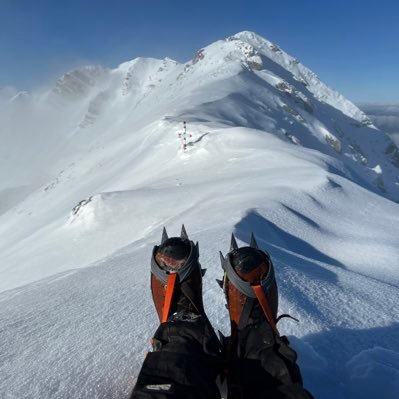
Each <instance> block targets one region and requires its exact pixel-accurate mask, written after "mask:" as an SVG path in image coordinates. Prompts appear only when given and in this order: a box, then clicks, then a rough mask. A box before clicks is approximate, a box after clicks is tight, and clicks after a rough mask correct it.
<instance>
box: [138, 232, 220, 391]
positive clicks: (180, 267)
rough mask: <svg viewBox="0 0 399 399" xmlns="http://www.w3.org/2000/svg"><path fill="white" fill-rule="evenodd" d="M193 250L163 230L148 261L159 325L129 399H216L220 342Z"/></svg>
mask: <svg viewBox="0 0 399 399" xmlns="http://www.w3.org/2000/svg"><path fill="white" fill-rule="evenodd" d="M198 258H199V253H198V245H196V244H194V243H193V242H192V241H190V240H189V239H188V237H187V233H186V231H185V229H184V227H183V228H182V234H181V237H172V238H168V236H167V234H166V231H165V230H164V234H163V236H162V243H161V245H160V246H156V247H154V250H153V256H152V259H151V291H152V296H153V300H154V304H155V308H156V310H157V313H158V317H159V320H160V322H161V324H160V326H159V328H158V329H157V331H156V333H155V335H154V337H153V352H151V353H149V354H148V355H147V357H146V359H145V360H144V364H143V366H142V369H141V371H140V374H139V377H138V380H137V383H136V386H135V388H134V391H133V393H132V396H131V398H132V399H144V398H156V399H161V398H169V399H170V398H173V399H178V398H186V399H194V398H195V399H204V398H209V399H219V398H220V394H219V390H218V388H217V386H216V377H217V375H218V373H219V368H220V364H221V362H220V358H221V355H220V342H219V340H218V339H217V337H216V334H215V332H214V331H213V329H212V327H211V325H210V323H209V321H208V318H207V316H206V314H205V311H204V307H203V303H202V275H203V273H204V271H203V270H202V269H201V265H200V263H199V260H198Z"/></svg>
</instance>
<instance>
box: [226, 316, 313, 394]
mask: <svg viewBox="0 0 399 399" xmlns="http://www.w3.org/2000/svg"><path fill="white" fill-rule="evenodd" d="M236 339H237V348H238V349H237V354H236V355H237V356H236V358H235V359H233V360H232V361H231V363H232V364H233V366H232V374H231V375H230V376H229V378H228V381H229V399H236V398H240V399H245V398H248V399H249V398H251V399H311V398H313V397H312V395H311V394H310V393H309V392H308V391H307V390H305V389H304V388H303V384H302V377H301V373H300V370H299V367H298V365H297V364H296V360H297V355H296V352H295V351H294V350H293V349H291V348H290V347H289V343H288V339H287V338H286V337H278V336H276V335H275V334H274V332H273V330H272V329H271V327H270V325H269V324H268V323H267V322H263V323H261V324H259V325H251V326H247V327H246V328H245V329H243V330H242V331H239V332H238V335H237V337H236Z"/></svg>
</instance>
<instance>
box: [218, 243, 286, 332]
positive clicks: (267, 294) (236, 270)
mask: <svg viewBox="0 0 399 399" xmlns="http://www.w3.org/2000/svg"><path fill="white" fill-rule="evenodd" d="M220 257H221V263H222V268H223V270H224V276H223V280H222V282H221V283H220V285H221V286H222V288H223V291H224V293H225V295H226V300H227V307H228V309H229V315H230V322H231V331H232V335H234V334H235V333H236V330H242V329H244V328H245V327H246V326H247V325H251V324H259V323H260V322H262V321H263V320H265V319H266V320H267V322H268V323H269V324H270V326H271V327H272V329H273V330H274V331H275V332H276V333H277V328H276V322H277V308H278V290H277V284H276V278H275V275H274V267H273V263H272V260H271V258H270V255H269V254H268V253H267V252H265V251H261V250H260V249H259V248H258V245H257V243H256V240H255V237H254V235H252V236H251V246H249V247H243V248H238V246H237V242H236V239H235V237H234V235H232V238H231V247H230V252H229V253H228V254H227V255H226V257H224V256H223V255H222V253H220Z"/></svg>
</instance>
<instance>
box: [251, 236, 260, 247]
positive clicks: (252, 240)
mask: <svg viewBox="0 0 399 399" xmlns="http://www.w3.org/2000/svg"><path fill="white" fill-rule="evenodd" d="M250 247H252V248H255V249H259V247H258V243H257V242H256V238H255V235H254V233H251V244H250Z"/></svg>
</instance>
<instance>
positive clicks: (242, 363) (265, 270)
mask: <svg viewBox="0 0 399 399" xmlns="http://www.w3.org/2000/svg"><path fill="white" fill-rule="evenodd" d="M220 255H221V262H222V267H223V270H224V276H223V281H221V282H219V283H220V285H221V286H222V287H223V290H224V293H225V295H226V299H227V307H228V310H229V315H230V322H231V336H230V338H228V339H225V343H224V353H225V364H226V365H227V366H226V367H225V370H226V376H227V389H228V399H247V398H251V399H257V398H262V399H263V398H265V397H271V398H272V397H273V398H274V397H275V398H277V397H278V398H284V399H288V398H290V399H291V398H295V399H304V398H306V399H309V398H311V395H310V394H309V393H308V392H307V391H306V390H304V389H303V385H302V377H301V373H300V370H299V368H298V366H297V364H296V359H297V356H296V353H295V351H294V350H292V349H291V348H290V347H289V342H288V339H287V338H286V337H284V336H280V334H279V332H278V330H277V327H276V324H277V322H278V320H279V318H281V317H285V316H288V315H282V316H280V317H277V308H278V291H277V284H276V278H275V274H274V266H273V263H272V260H271V258H270V255H269V254H268V253H267V252H266V251H262V250H260V249H259V247H258V244H257V243H256V240H255V237H254V235H253V234H252V236H251V244H250V246H249V247H243V248H238V246H237V242H236V240H235V237H234V235H233V236H232V240H231V248H230V252H229V253H228V254H227V255H226V256H225V257H224V256H223V255H222V254H220Z"/></svg>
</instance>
